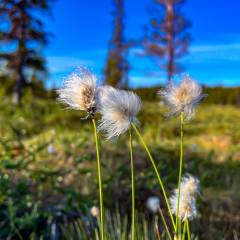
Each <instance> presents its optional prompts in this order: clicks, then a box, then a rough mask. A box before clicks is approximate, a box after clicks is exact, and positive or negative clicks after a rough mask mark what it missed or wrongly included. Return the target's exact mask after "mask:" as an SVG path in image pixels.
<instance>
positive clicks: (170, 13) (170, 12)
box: [167, 0, 174, 85]
mask: <svg viewBox="0 0 240 240" xmlns="http://www.w3.org/2000/svg"><path fill="white" fill-rule="evenodd" d="M167 32H168V47H167V48H168V49H167V52H168V63H167V74H168V85H171V84H172V76H173V73H174V9H173V0H168V1H167Z"/></svg>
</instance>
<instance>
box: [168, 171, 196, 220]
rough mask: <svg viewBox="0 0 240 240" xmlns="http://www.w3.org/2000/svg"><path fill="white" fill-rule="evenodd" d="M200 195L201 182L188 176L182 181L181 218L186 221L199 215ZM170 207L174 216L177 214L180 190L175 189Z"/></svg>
mask: <svg viewBox="0 0 240 240" xmlns="http://www.w3.org/2000/svg"><path fill="white" fill-rule="evenodd" d="M198 193H199V180H198V179H197V178H195V177H193V176H191V175H190V174H187V175H186V176H184V177H183V178H182V181H181V192H180V201H179V218H180V219H181V220H182V221H184V220H186V219H193V218H195V217H196V215H197V209H196V196H197V194H198ZM170 206H171V210H172V212H173V214H175V215H176V214H177V207H178V189H175V190H174V192H173V195H172V197H171V198H170Z"/></svg>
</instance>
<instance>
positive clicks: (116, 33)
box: [104, 0, 129, 87]
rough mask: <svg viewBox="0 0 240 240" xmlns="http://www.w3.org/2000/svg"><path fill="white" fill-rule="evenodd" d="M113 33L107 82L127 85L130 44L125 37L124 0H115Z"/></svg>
mask: <svg viewBox="0 0 240 240" xmlns="http://www.w3.org/2000/svg"><path fill="white" fill-rule="evenodd" d="M113 5H114V10H113V12H112V15H113V18H114V27H113V35H112V39H111V41H110V48H109V52H108V55H107V60H106V66H105V69H104V73H105V82H106V83H107V84H110V85H112V86H122V87H123V86H127V84H128V70H129V64H128V61H127V53H128V48H129V45H128V44H127V42H126V41H125V38H124V34H123V32H124V7H123V0H113Z"/></svg>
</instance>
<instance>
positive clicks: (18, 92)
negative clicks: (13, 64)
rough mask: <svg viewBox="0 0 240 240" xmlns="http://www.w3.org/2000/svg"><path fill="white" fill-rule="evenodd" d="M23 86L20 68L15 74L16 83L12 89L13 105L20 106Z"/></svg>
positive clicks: (23, 80) (23, 81) (23, 79)
mask: <svg viewBox="0 0 240 240" xmlns="http://www.w3.org/2000/svg"><path fill="white" fill-rule="evenodd" d="M24 84H25V78H24V76H23V72H22V67H19V69H18V70H17V74H16V83H15V87H14V94H13V102H14V104H17V105H21V99H22V90H23V87H24Z"/></svg>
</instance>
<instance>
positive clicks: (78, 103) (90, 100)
mask: <svg viewBox="0 0 240 240" xmlns="http://www.w3.org/2000/svg"><path fill="white" fill-rule="evenodd" d="M96 93H97V87H96V77H95V76H94V75H93V74H92V73H91V72H90V71H88V70H86V69H83V68H82V69H80V70H79V72H77V73H73V74H71V75H70V76H69V77H68V78H67V79H66V80H65V82H64V86H63V88H62V89H59V90H57V94H58V101H59V102H61V103H64V104H66V105H68V107H69V108H71V109H76V110H81V111H85V112H87V114H88V116H91V117H93V116H94V114H95V112H96V110H97V109H96V107H97V102H96V99H97V98H96Z"/></svg>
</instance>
